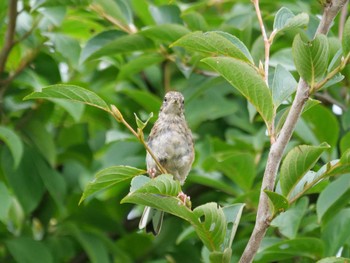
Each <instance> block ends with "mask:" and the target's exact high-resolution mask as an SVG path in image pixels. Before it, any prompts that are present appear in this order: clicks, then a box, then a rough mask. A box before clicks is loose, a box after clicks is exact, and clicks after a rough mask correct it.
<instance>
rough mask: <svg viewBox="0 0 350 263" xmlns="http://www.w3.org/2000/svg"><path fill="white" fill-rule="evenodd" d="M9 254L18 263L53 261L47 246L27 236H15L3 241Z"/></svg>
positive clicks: (49, 262) (48, 262)
mask: <svg viewBox="0 0 350 263" xmlns="http://www.w3.org/2000/svg"><path fill="white" fill-rule="evenodd" d="M5 244H6V246H7V248H8V249H9V251H10V253H11V255H12V256H13V257H14V258H15V260H16V262H18V263H37V262H45V263H46V262H47V263H51V262H54V260H53V257H52V255H51V253H50V250H49V249H48V247H47V246H46V245H45V244H44V243H43V242H39V241H35V240H33V239H31V238H27V237H17V238H14V239H10V240H7V241H6V242H5Z"/></svg>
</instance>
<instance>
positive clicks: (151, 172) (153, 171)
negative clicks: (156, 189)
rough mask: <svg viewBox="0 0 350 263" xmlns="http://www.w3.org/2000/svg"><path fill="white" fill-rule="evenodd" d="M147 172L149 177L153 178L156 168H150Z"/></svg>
mask: <svg viewBox="0 0 350 263" xmlns="http://www.w3.org/2000/svg"><path fill="white" fill-rule="evenodd" d="M147 173H148V175H149V177H151V178H152V179H153V178H154V177H156V175H157V169H156V168H150V169H148V170H147Z"/></svg>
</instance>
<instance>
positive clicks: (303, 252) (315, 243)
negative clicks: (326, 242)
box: [254, 237, 323, 263]
mask: <svg viewBox="0 0 350 263" xmlns="http://www.w3.org/2000/svg"><path fill="white" fill-rule="evenodd" d="M322 255H323V242H322V241H321V240H319V239H317V238H308V237H304V238H296V239H292V240H286V241H281V242H278V243H275V244H273V245H271V246H267V247H265V248H262V249H261V250H260V251H259V252H258V254H257V255H256V256H255V258H254V262H256V263H260V262H261V263H262V262H273V261H277V262H281V261H282V260H286V259H293V258H295V257H298V258H300V257H301V258H309V259H312V260H316V259H318V258H320V257H321V256H322Z"/></svg>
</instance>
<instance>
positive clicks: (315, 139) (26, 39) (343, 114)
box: [0, 0, 350, 263]
mask: <svg viewBox="0 0 350 263" xmlns="http://www.w3.org/2000/svg"><path fill="white" fill-rule="evenodd" d="M11 2H15V1H14V0H10V1H1V2H0V35H1V37H0V47H2V48H0V49H1V50H5V47H6V43H7V40H8V38H9V36H8V32H9V31H10V30H9V27H10V25H11V21H13V19H12V18H13V17H12V18H11V15H8V13H7V10H8V9H10V8H11V7H10V5H11ZM320 2H321V1H320ZM260 8H261V11H262V17H263V20H264V23H265V27H266V29H267V31H268V32H269V33H271V32H274V33H273V34H274V39H273V44H272V46H271V56H270V68H269V75H268V76H267V81H265V80H264V77H263V76H264V72H263V71H264V70H263V69H262V66H261V65H260V63H259V61H264V59H265V57H264V42H263V39H262V36H261V31H260V27H259V23H258V19H257V17H256V13H255V11H254V7H253V5H252V3H251V1H249V0H245V1H234V0H231V1H229V0H227V1H209V0H208V1H204V0H203V1H169V0H154V1H146V0H130V1H129V0H94V1H93V0H86V1H78V0H75V1H74V0H60V1H59V0H55V1H49V0H36V1H27V0H23V1H19V2H18V10H19V12H18V15H17V16H16V17H14V18H15V19H16V21H17V23H16V27H15V35H14V41H15V42H14V43H12V42H11V41H10V42H11V43H10V44H11V45H12V48H11V50H8V53H9V56H8V57H7V58H5V59H4V58H3V57H2V56H0V71H1V72H0V73H1V75H0V107H1V108H0V110H1V112H0V113H1V124H0V262H20V263H22V262H33V263H34V262H48V263H50V262H96V263H104V262H123V263H124V262H125V263H127V262H200V261H201V260H202V261H204V262H209V261H211V262H229V261H230V260H231V261H232V262H236V261H238V260H239V258H240V256H241V254H242V252H243V250H244V247H245V245H246V244H247V242H248V239H249V237H250V235H251V232H252V229H253V227H254V224H255V217H256V211H257V206H258V201H259V194H260V186H261V182H262V177H263V174H264V170H265V167H266V160H267V156H268V153H269V150H270V142H271V141H273V139H274V138H275V137H277V136H278V133H279V132H280V130H281V128H282V126H283V124H284V122H285V120H286V116H287V114H288V112H289V110H290V105H291V102H292V100H293V98H294V95H295V90H296V87H297V83H298V81H299V78H300V77H303V79H305V81H306V82H307V83H308V84H309V85H310V87H311V92H312V99H309V100H308V101H307V103H306V106H305V108H304V111H303V114H302V116H301V118H300V119H299V121H298V123H297V125H296V129H295V132H294V134H293V137H292V139H291V140H290V142H289V144H288V147H287V150H286V151H285V153H284V159H283V162H282V164H281V167H280V170H279V174H278V178H277V182H276V188H275V189H274V190H273V191H268V190H266V191H265V193H266V194H267V195H268V197H269V199H270V201H271V215H272V218H273V220H272V223H271V227H270V228H269V230H268V232H267V235H266V237H265V238H264V240H263V242H262V244H261V247H260V249H259V251H258V253H257V255H256V257H255V261H254V262H261V263H262V262H315V261H317V260H320V262H323V263H324V262H343V261H344V260H343V261H342V259H339V258H338V259H335V258H334V257H335V256H341V257H344V258H349V257H350V239H349V236H350V207H349V196H350V150H349V148H350V110H349V106H350V96H349V79H350V68H349V66H346V64H347V63H348V61H349V57H350V55H349V52H350V44H349V43H350V20H348V21H347V23H346V24H345V26H344V21H343V20H342V19H340V18H339V16H338V17H337V18H336V20H335V22H334V25H333V27H332V28H331V31H330V33H329V34H328V36H327V37H326V36H324V35H318V36H317V37H316V38H315V39H313V36H314V34H315V31H316V28H317V26H318V23H319V18H318V17H317V16H318V15H319V14H322V5H321V4H320V3H318V1H297V0H295V1H269V0H262V1H260ZM11 19H12V20H11ZM343 26H344V27H343ZM341 29H343V30H344V31H343V40H341V39H339V37H338V32H339V30H341ZM5 51H6V50H5ZM1 61H4V62H5V67H4V70H1ZM58 84H59V85H58ZM171 89H175V90H178V91H181V92H182V93H183V94H184V97H185V99H186V100H185V109H186V118H187V120H188V123H189V126H190V127H191V129H192V131H193V134H194V137H195V149H196V160H195V163H194V165H193V169H192V171H191V173H190V175H189V176H188V178H187V181H186V184H185V185H184V186H183V187H182V190H183V191H184V192H185V193H186V194H188V195H189V196H191V202H192V209H189V208H188V207H186V206H184V205H182V204H179V200H178V198H177V194H178V192H179V191H180V190H181V187H180V185H179V183H178V182H175V181H173V180H172V179H171V177H170V176H167V175H162V176H160V177H158V178H156V179H154V180H150V179H149V178H147V177H145V176H144V175H145V171H144V169H145V168H146V167H145V155H146V152H145V149H144V147H143V145H142V141H143V136H144V137H145V138H147V135H148V133H149V131H150V128H151V126H152V124H153V123H154V122H155V120H156V118H157V115H158V111H159V108H160V105H161V102H162V97H163V95H164V93H165V92H166V91H168V90H171ZM152 112H153V115H154V116H153V117H152V115H150V113H152ZM135 113H136V118H135V115H134V114H135ZM137 116H138V117H137ZM145 120H148V121H149V123H148V124H147V125H146V123H144V122H143V121H145ZM125 123H128V124H130V125H131V126H132V127H133V130H134V134H133V133H132V132H130V129H128V128H127V127H126V126H125ZM271 138H272V139H271ZM140 141H141V143H140ZM130 187H131V188H130ZM79 203H80V205H78V204H79ZM142 205H150V206H154V207H157V208H159V209H163V210H164V211H166V212H167V213H168V214H167V216H166V218H165V222H164V225H163V228H162V231H161V233H160V235H159V236H157V237H153V236H151V235H148V234H145V233H143V232H142V231H139V230H138V220H139V216H140V215H141V212H142V208H143V206H142ZM272 218H271V219H272ZM237 226H238V228H237ZM236 228H237V232H236ZM233 238H234V239H233ZM231 249H232V250H231ZM328 257H329V258H328ZM321 259H322V260H321Z"/></svg>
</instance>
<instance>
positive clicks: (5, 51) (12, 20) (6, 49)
mask: <svg viewBox="0 0 350 263" xmlns="http://www.w3.org/2000/svg"><path fill="white" fill-rule="evenodd" d="M7 17H8V25H7V30H6V35H5V44H4V46H3V48H2V50H1V52H0V76H1V75H2V73H3V72H4V69H5V65H6V61H7V57H8V55H9V54H10V51H11V49H12V47H13V45H14V36H15V29H16V20H17V0H9V7H8V15H7Z"/></svg>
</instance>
